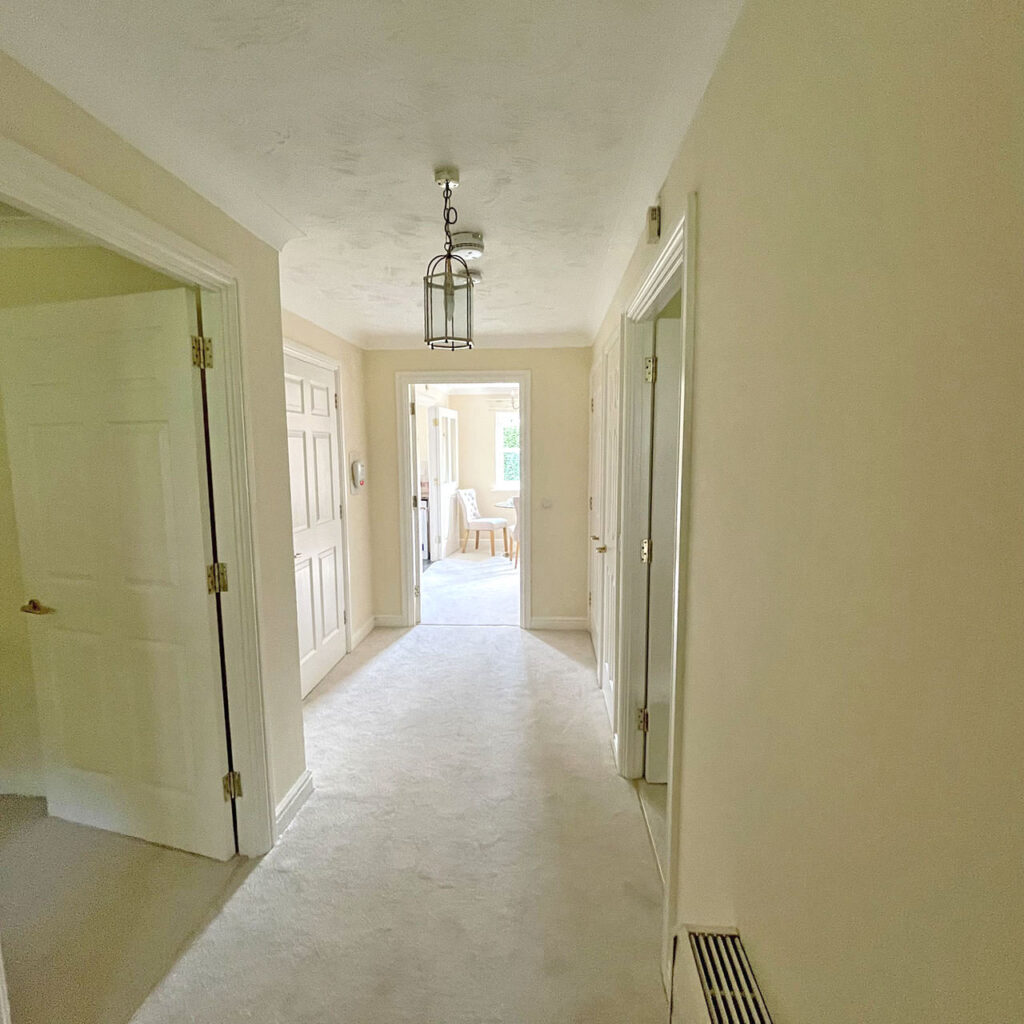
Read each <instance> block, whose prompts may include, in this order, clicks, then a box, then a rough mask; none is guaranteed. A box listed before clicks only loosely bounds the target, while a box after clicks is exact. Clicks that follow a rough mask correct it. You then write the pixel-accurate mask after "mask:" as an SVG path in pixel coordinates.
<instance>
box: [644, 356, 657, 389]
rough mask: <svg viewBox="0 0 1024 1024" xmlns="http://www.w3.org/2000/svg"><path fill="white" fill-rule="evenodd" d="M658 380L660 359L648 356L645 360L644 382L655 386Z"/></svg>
mask: <svg viewBox="0 0 1024 1024" xmlns="http://www.w3.org/2000/svg"><path fill="white" fill-rule="evenodd" d="M657 379H658V357H657V356H647V358H646V359H644V382H645V383H646V384H653V383H654V382H655V381H656V380H657Z"/></svg>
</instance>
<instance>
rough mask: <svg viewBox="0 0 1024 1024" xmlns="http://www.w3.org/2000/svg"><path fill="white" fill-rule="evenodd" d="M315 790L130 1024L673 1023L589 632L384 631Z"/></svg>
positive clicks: (336, 723)
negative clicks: (599, 688) (669, 1015)
mask: <svg viewBox="0 0 1024 1024" xmlns="http://www.w3.org/2000/svg"><path fill="white" fill-rule="evenodd" d="M306 730H307V733H306V735H307V745H308V751H309V763H310V766H311V768H312V771H313V774H314V778H315V782H316V787H317V788H316V792H315V793H314V794H313V796H312V797H311V798H310V801H309V802H308V803H307V805H306V806H305V808H303V810H301V811H300V813H299V814H298V816H297V818H296V820H295V821H294V823H293V824H292V826H291V827H290V829H289V830H288V831H287V833H286V834H285V836H284V837H283V839H282V841H281V842H280V843H279V845H278V846H277V848H275V849H274V850H273V851H272V852H271V853H270V854H269V855H267V857H265V858H264V859H263V861H262V863H260V864H259V865H258V866H257V867H256V868H255V870H254V871H253V872H252V873H251V874H250V875H249V877H248V878H247V879H246V880H245V882H244V883H243V885H242V886H241V887H240V889H239V890H238V892H236V893H235V895H234V897H233V898H232V899H231V901H230V902H229V903H228V904H227V906H226V907H225V908H224V910H223V911H222V913H221V914H220V915H219V916H218V917H217V918H216V920H214V921H213V922H212V923H211V924H210V925H209V927H208V928H207V929H206V931H205V932H204V933H203V934H202V935H201V936H199V937H198V938H197V939H196V941H195V942H194V944H193V945H192V947H191V949H190V950H189V951H188V952H187V953H186V954H185V956H184V957H183V958H182V959H181V961H180V962H179V963H178V965H177V967H176V968H175V969H174V970H173V971H172V972H171V974H170V975H169V976H168V977H167V978H166V979H165V981H164V982H163V983H162V984H161V985H160V986H159V988H158V989H157V990H156V991H155V992H154V993H153V995H152V996H151V997H150V998H149V1000H148V1001H147V1002H146V1003H145V1004H144V1006H143V1007H142V1008H141V1009H140V1010H139V1012H138V1013H137V1014H136V1016H135V1018H134V1020H135V1022H136V1024H172V1022H173V1024H182V1022H186V1021H188V1022H191V1024H235V1022H243V1021H245V1022H250V1021H252V1022H258V1024H662V1022H664V1021H665V1020H666V1019H667V1016H668V1010H667V1006H666V1002H665V997H664V994H663V990H662V985H661V978H660V973H659V970H658V945H659V930H660V899H661V889H660V884H659V881H658V875H657V870H656V868H655V864H654V860H653V857H652V854H651V850H650V846H649V843H648V840H647V835H646V831H645V828H644V822H643V820H642V817H641V811H640V807H639V804H638V801H637V798H636V794H635V792H634V789H633V787H632V786H631V785H630V784H629V783H628V782H626V781H625V780H623V779H620V778H618V777H617V776H616V775H615V772H614V769H613V766H612V758H611V751H610V743H609V735H608V727H607V719H606V716H605V712H604V706H603V703H602V700H601V695H600V693H599V691H598V690H597V689H596V688H595V686H594V665H593V656H592V654H591V650H590V641H589V638H588V637H587V636H586V634H583V633H527V632H523V631H520V630H518V629H508V628H503V629H484V628H480V627H456V626H420V627H418V628H416V629H414V630H408V631H406V630H377V631H376V632H374V633H373V634H372V635H371V636H370V637H369V638H368V639H367V640H366V641H365V642H364V643H363V644H362V645H361V646H360V647H359V649H358V650H357V651H356V652H354V653H353V654H351V655H349V657H348V658H346V659H345V660H344V661H343V662H342V663H341V664H340V665H339V666H338V668H336V669H335V670H334V672H333V673H332V674H331V676H329V677H328V679H327V680H325V682H324V683H322V684H321V685H320V686H319V687H318V688H317V689H316V690H314V691H313V693H312V694H311V695H310V698H309V699H308V700H307V704H306Z"/></svg>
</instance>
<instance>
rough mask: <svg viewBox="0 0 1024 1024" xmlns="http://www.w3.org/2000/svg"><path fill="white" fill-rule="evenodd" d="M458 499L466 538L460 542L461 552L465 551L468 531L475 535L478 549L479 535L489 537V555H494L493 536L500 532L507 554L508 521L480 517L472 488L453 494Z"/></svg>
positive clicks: (495, 517)
mask: <svg viewBox="0 0 1024 1024" xmlns="http://www.w3.org/2000/svg"><path fill="white" fill-rule="evenodd" d="M455 493H456V495H458V498H459V505H460V506H461V507H462V516H463V518H464V519H465V520H466V536H465V538H464V539H463V541H462V550H463V551H465V550H466V545H467V544H468V543H469V534H470V531H472V532H473V533H475V534H476V547H477V548H479V547H480V534H481V533H489V534H490V535H491V554H492V555H493V554H494V535H495V534H496V533H497V532H498V531H499V530H501V532H502V535H503V537H504V540H505V552H506V553H507V552H508V520H507V519H499V518H498V517H497V516H494V517H488V516H482V515H480V506H479V505H478V504H477V503H476V491H474V490H473V488H472V487H466V488H464V489H460V490H458V491H456V492H455Z"/></svg>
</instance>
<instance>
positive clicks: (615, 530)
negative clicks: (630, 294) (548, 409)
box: [600, 340, 622, 735]
mask: <svg viewBox="0 0 1024 1024" xmlns="http://www.w3.org/2000/svg"><path fill="white" fill-rule="evenodd" d="M621 376H622V342H621V340H620V341H618V342H616V344H614V345H613V346H612V347H611V348H610V349H609V351H608V355H607V356H606V357H605V375H604V410H605V411H604V436H605V452H604V483H605V486H604V495H603V505H604V514H603V523H602V530H601V540H602V542H603V543H602V546H603V547H604V548H606V551H605V552H604V553H603V557H604V573H603V586H602V595H601V598H602V604H603V608H602V613H601V614H602V629H601V658H600V668H601V688H602V690H603V691H604V702H605V707H606V708H607V711H608V717H609V719H610V720H611V725H612V732H613V734H616V735H617V729H616V724H615V722H616V699H617V697H616V694H617V689H616V687H617V678H616V668H615V664H616V659H617V657H618V629H619V626H618V605H619V578H618V565H617V558H618V550H619V438H620V430H621V414H620V409H619V400H620V390H621Z"/></svg>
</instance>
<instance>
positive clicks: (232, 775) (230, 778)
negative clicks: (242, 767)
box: [223, 772, 242, 800]
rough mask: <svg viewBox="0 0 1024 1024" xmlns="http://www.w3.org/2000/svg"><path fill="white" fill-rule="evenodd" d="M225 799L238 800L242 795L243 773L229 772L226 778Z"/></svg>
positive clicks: (224, 780)
mask: <svg viewBox="0 0 1024 1024" xmlns="http://www.w3.org/2000/svg"><path fill="white" fill-rule="evenodd" d="M223 782H224V799H225V800H237V799H238V798H239V797H240V796H241V795H242V773H241V772H228V773H227V775H225V776H224V779H223Z"/></svg>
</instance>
